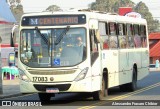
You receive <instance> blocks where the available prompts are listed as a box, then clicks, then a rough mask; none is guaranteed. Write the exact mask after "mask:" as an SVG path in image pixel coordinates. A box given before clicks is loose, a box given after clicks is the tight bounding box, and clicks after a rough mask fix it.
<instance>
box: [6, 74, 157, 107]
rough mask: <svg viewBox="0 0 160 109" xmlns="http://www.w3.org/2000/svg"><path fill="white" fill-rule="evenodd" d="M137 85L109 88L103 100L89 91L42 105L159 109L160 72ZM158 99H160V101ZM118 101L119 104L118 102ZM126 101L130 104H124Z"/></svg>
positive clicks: (32, 96)
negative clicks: (127, 89) (130, 88)
mask: <svg viewBox="0 0 160 109" xmlns="http://www.w3.org/2000/svg"><path fill="white" fill-rule="evenodd" d="M137 86H138V89H137V90H136V91H134V92H121V91H120V90H119V87H115V88H112V89H110V90H109V96H107V97H106V98H104V100H103V101H93V100H92V97H91V95H90V94H88V93H81V94H79V93H65V94H57V95H56V97H54V98H52V100H51V102H49V103H45V104H42V105H43V107H44V108H45V106H49V107H47V108H46V109H48V108H51V107H52V106H54V108H59V109H64V108H65V106H67V107H68V106H69V108H70V109H75V108H76V109H77V108H78V109H92V108H98V109H99V108H104V109H106V106H107V109H117V108H118V109H124V108H126V107H127V108H129V109H135V108H145V109H151V108H152V109H153V108H157V109H158V108H159V106H160V72H150V74H149V75H148V76H147V77H145V78H144V79H142V80H140V81H138V82H137ZM5 100H39V98H38V95H37V94H29V95H23V96H19V97H13V98H8V99H5ZM117 100H118V101H117ZM148 100H149V101H148ZM154 100H155V101H154ZM156 100H159V102H158V101H156ZM117 102H118V103H119V104H116V103H117ZM124 103H128V104H125V106H123V104H124ZM127 105H128V106H127ZM157 105H159V106H157ZM16 108H17V107H16ZM30 108H33V107H30ZM52 108H53V107H52ZM12 109H13V107H12Z"/></svg>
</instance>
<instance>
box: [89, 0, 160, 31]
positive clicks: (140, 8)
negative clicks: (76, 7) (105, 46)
mask: <svg viewBox="0 0 160 109" xmlns="http://www.w3.org/2000/svg"><path fill="white" fill-rule="evenodd" d="M89 7H90V9H91V10H97V11H104V12H111V13H112V12H113V13H118V9H119V7H132V8H133V10H134V11H135V12H138V13H140V14H141V15H142V17H143V18H145V19H146V20H147V22H148V30H149V32H153V31H156V30H157V28H158V26H159V21H158V20H154V19H153V17H152V14H151V13H150V12H149V9H148V7H147V6H146V5H145V4H144V3H143V2H139V3H138V4H137V5H135V3H134V2H132V1H131V0H96V2H93V3H91V4H90V5H89Z"/></svg>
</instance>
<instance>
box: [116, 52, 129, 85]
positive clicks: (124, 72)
mask: <svg viewBox="0 0 160 109" xmlns="http://www.w3.org/2000/svg"><path fill="white" fill-rule="evenodd" d="M131 68H132V66H131V65H130V64H129V55H128V49H120V50H119V85H121V84H125V83H129V82H131V78H132V70H131ZM117 84H118V83H117Z"/></svg>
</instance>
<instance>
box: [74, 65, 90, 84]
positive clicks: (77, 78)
mask: <svg viewBox="0 0 160 109" xmlns="http://www.w3.org/2000/svg"><path fill="white" fill-rule="evenodd" d="M87 72H88V67H86V68H85V69H83V70H82V71H81V72H80V73H79V75H78V76H77V77H76V78H75V81H80V80H82V79H84V78H85V76H86V74H87Z"/></svg>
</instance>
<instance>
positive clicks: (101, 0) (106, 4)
mask: <svg viewBox="0 0 160 109" xmlns="http://www.w3.org/2000/svg"><path fill="white" fill-rule="evenodd" d="M133 5H134V3H133V2H132V1H130V0H96V2H93V3H91V4H90V5H89V7H90V9H91V10H97V11H104V12H113V13H117V12H118V9H119V7H126V6H131V7H132V6H133Z"/></svg>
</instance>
